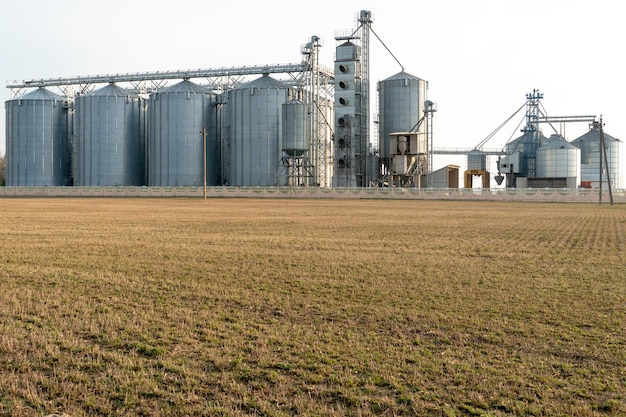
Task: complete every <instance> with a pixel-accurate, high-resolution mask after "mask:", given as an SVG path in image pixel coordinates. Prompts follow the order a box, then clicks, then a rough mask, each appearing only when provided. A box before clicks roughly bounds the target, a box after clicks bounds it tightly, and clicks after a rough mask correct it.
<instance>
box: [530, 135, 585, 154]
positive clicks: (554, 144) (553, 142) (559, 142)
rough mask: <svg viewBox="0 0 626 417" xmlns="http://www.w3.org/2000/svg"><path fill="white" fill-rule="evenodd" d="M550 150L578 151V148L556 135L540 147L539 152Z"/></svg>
mask: <svg viewBox="0 0 626 417" xmlns="http://www.w3.org/2000/svg"><path fill="white" fill-rule="evenodd" d="M548 149H578V147H577V146H575V145H572V144H571V143H569V142H568V141H566V140H565V139H564V138H563V137H562V136H561V135H556V134H555V135H552V136H550V138H549V139H548V140H547V141H545V142H544V143H542V144H541V145H540V146H539V150H548Z"/></svg>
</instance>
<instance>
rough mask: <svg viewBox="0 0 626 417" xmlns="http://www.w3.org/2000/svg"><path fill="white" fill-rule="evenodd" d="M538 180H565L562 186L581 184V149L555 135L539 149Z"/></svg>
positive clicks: (571, 186) (572, 186)
mask: <svg viewBox="0 0 626 417" xmlns="http://www.w3.org/2000/svg"><path fill="white" fill-rule="evenodd" d="M536 169H537V178H553V179H554V180H555V181H556V180H557V179H565V182H562V183H561V185H563V186H564V187H568V188H576V187H577V186H578V184H579V183H580V149H578V148H577V147H576V146H574V145H572V144H571V143H569V142H567V141H566V140H565V139H563V137H561V136H560V135H557V134H554V135H552V136H550V138H549V139H548V140H547V141H545V142H544V143H543V144H542V145H541V146H540V147H539V149H537V166H536Z"/></svg>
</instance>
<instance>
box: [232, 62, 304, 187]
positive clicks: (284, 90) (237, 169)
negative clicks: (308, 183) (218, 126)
mask: <svg viewBox="0 0 626 417" xmlns="http://www.w3.org/2000/svg"><path fill="white" fill-rule="evenodd" d="M227 95H228V105H227V116H226V119H227V123H228V126H227V138H228V153H229V157H228V169H227V173H228V174H227V175H228V176H227V179H226V182H227V184H228V185H234V186H272V185H284V184H283V183H282V181H284V180H281V178H280V161H281V153H282V151H283V149H285V147H284V146H283V104H285V103H287V102H288V100H289V98H290V97H289V88H288V87H287V86H286V85H285V84H283V83H282V82H280V81H278V80H275V79H274V78H272V77H270V76H269V75H268V74H265V75H263V76H262V77H260V78H257V79H256V80H253V81H250V82H248V83H245V84H242V85H240V86H238V87H237V88H235V89H232V90H229V91H228V93H227ZM296 140H300V139H296ZM289 146H291V145H289ZM298 149H299V150H302V149H303V145H300V144H295V145H293V148H292V151H294V152H295V151H298Z"/></svg>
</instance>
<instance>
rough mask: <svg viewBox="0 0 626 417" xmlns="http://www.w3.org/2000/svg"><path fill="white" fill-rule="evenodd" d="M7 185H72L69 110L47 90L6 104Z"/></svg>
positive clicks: (64, 103) (36, 91)
mask: <svg viewBox="0 0 626 417" xmlns="http://www.w3.org/2000/svg"><path fill="white" fill-rule="evenodd" d="M5 108H6V132H7V136H6V147H7V165H6V169H7V171H6V184H7V185H9V186H63V185H68V184H69V182H70V144H69V136H68V107H67V102H66V100H65V98H64V97H61V96H59V95H57V94H54V93H52V92H50V91H48V90H46V89H44V88H39V89H37V90H34V91H31V92H30V93H27V94H24V95H22V96H20V97H17V98H15V99H12V100H9V101H7V102H6V103H5Z"/></svg>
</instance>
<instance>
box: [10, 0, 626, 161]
mask: <svg viewBox="0 0 626 417" xmlns="http://www.w3.org/2000/svg"><path fill="white" fill-rule="evenodd" d="M98 4H99V5H98ZM622 7H623V6H622V4H621V2H619V1H616V0H596V1H592V2H590V1H582V0H527V1H518V0H515V1H513V0H473V1H468V0H433V1H428V2H427V1H414V0H401V1H400V0H386V1H373V0H361V1H355V0H344V1H327V0H318V1H317V2H315V1H313V2H295V1H293V0H275V1H271V0H267V1H258V0H254V1H253V0H239V1H230V2H229V1H209V0H204V1H202V0H176V1H165V0H107V1H99V2H96V1H79V0H55V1H49V0H20V1H11V2H4V3H3V5H2V10H1V14H0V57H1V58H0V79H1V80H2V81H3V82H4V83H5V85H6V81H9V80H25V79H39V78H52V77H69V76H76V75H96V74H100V75H104V74H111V73H127V72H141V71H161V70H177V69H197V68H215V67H222V66H226V67H228V66H238V65H263V64H281V63H292V62H300V60H301V55H300V46H301V45H302V44H304V43H306V42H307V41H308V39H309V38H310V36H311V35H317V36H319V37H321V38H322V39H323V41H324V47H323V48H322V55H321V63H322V64H325V65H328V66H331V67H332V65H333V57H334V52H335V40H334V36H335V33H336V32H337V31H341V30H346V29H351V28H354V27H356V17H357V15H358V12H359V11H360V10H363V9H365V10H370V11H371V12H372V14H373V17H374V23H373V26H372V28H373V30H374V32H376V34H377V35H378V36H380V38H381V39H382V40H383V42H385V44H386V45H387V46H388V47H389V49H390V50H391V51H392V52H393V54H394V55H395V56H396V57H397V58H398V60H399V61H400V62H401V63H402V65H403V66H404V68H405V70H406V71H407V72H408V73H410V74H413V75H415V76H418V77H420V78H423V79H425V80H427V81H428V82H429V85H430V89H429V92H428V98H429V99H430V100H433V101H435V102H436V103H437V105H438V108H439V111H438V112H437V113H436V114H435V116H434V123H433V124H434V129H433V131H434V146H435V147H463V148H473V147H474V146H475V145H477V144H478V143H479V142H480V141H482V140H483V139H484V138H485V137H487V135H489V134H490V133H491V132H492V131H493V130H494V129H495V128H496V127H498V126H499V125H500V124H501V123H502V122H503V121H504V120H505V119H506V118H507V117H508V116H510V115H511V114H512V113H513V112H514V111H515V110H516V109H517V108H518V107H520V106H521V105H522V104H523V103H524V101H525V94H526V93H528V92H531V91H532V90H533V89H535V88H536V89H539V90H540V91H541V92H542V93H543V94H544V99H543V105H544V107H545V109H546V110H547V112H548V115H550V116H565V115H589V114H591V115H600V114H601V115H602V116H603V120H604V123H605V131H606V133H608V134H610V135H612V136H614V137H617V138H619V139H621V140H622V141H625V140H626V108H625V107H626V106H625V101H624V97H625V96H626V68H625V67H626V65H625V64H624V62H625V59H624V48H623V46H622V45H623V42H624V40H625V39H626V25H624V23H623V20H624V15H623V13H622ZM370 59H371V68H370V76H371V81H372V89H371V91H372V99H373V101H372V111H373V112H374V111H376V108H375V100H374V99H375V97H374V96H375V92H376V86H375V82H376V81H379V80H383V79H385V78H388V77H390V76H392V75H394V74H396V73H397V72H399V71H400V67H399V65H398V64H397V63H396V61H395V60H394V59H393V58H392V57H391V55H389V53H388V52H387V51H386V50H385V49H384V48H383V46H382V45H381V44H380V43H379V42H378V40H377V39H376V38H375V37H374V36H372V39H371V50H370ZM52 90H53V91H55V92H58V91H57V90H56V89H55V88H52ZM9 98H10V91H9V89H6V88H5V95H4V100H8V99H9ZM521 117H522V114H521V113H520V118H519V119H518V118H516V119H514V120H513V121H512V122H511V123H510V124H507V126H506V127H505V128H504V129H503V130H502V131H501V132H500V134H498V135H496V136H495V137H494V138H493V139H492V140H490V141H489V142H488V143H487V145H486V147H488V148H501V147H503V146H504V144H505V143H506V142H507V141H508V140H509V138H510V137H511V136H513V137H517V136H519V131H515V127H516V126H517V123H518V122H519V120H520V119H521ZM559 128H560V127H559V126H557V129H559ZM544 131H545V132H547V135H549V133H550V131H549V130H548V127H547V126H546V127H544ZM586 131H587V126H586V124H584V123H570V124H568V125H566V126H565V132H564V133H565V137H566V138H567V139H568V140H572V139H575V138H577V137H578V136H580V135H581V134H583V133H584V132H586ZM623 147H624V146H623ZM4 150H5V117H4V116H3V117H1V118H0V153H1V154H4ZM452 163H458V162H454V161H453V162H452ZM621 163H622V168H621V169H622V171H626V169H625V168H623V166H624V158H622V160H621ZM441 165H443V162H441V163H438V162H437V159H436V160H435V168H438V167H439V166H441Z"/></svg>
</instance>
